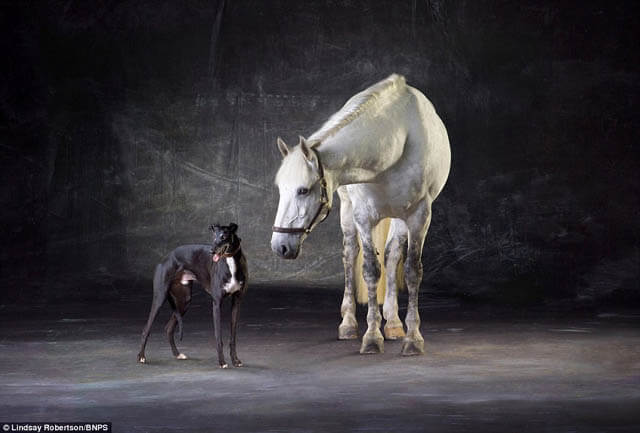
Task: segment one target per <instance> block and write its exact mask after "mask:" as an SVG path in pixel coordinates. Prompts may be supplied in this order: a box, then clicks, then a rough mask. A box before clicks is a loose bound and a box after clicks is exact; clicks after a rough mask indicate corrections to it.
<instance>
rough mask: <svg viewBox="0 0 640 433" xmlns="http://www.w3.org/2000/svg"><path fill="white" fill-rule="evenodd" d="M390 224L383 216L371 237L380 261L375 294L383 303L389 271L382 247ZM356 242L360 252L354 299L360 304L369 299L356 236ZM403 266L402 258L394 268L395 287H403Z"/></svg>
mask: <svg viewBox="0 0 640 433" xmlns="http://www.w3.org/2000/svg"><path fill="white" fill-rule="evenodd" d="M390 226H391V219H390V218H385V219H383V220H382V221H380V222H379V223H378V225H377V226H376V227H375V228H374V229H373V233H372V238H373V245H374V247H375V249H376V253H377V257H378V262H379V263H380V280H378V288H377V290H376V295H377V298H378V304H382V303H384V297H385V294H386V292H387V277H386V274H387V272H388V271H389V270H388V269H385V267H384V249H385V244H386V242H387V235H388V234H389V228H390ZM358 243H359V244H360V252H359V253H358V257H357V258H356V263H355V269H354V272H355V282H356V300H357V301H358V303H360V304H366V303H367V302H368V300H369V295H368V289H367V285H366V283H365V282H364V278H363V276H362V262H363V260H364V259H363V256H362V244H361V243H360V238H358ZM402 268H403V260H401V261H400V263H399V264H398V268H397V269H396V270H395V273H396V287H397V288H398V289H401V288H402V287H404V272H403V271H402Z"/></svg>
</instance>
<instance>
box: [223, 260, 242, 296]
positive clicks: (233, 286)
mask: <svg viewBox="0 0 640 433" xmlns="http://www.w3.org/2000/svg"><path fill="white" fill-rule="evenodd" d="M227 266H229V272H230V273H231V278H230V279H229V281H227V283H226V284H225V285H224V286H223V287H222V291H223V292H225V293H234V292H237V291H238V290H240V288H241V287H242V283H241V282H240V281H238V280H237V279H236V261H235V260H234V258H233V257H227Z"/></svg>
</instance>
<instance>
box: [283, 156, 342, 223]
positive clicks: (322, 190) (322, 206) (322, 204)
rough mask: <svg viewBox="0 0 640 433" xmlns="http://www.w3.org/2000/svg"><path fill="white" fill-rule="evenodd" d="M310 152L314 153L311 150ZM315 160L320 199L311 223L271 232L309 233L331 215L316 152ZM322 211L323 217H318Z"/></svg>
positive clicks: (322, 169)
mask: <svg viewBox="0 0 640 433" xmlns="http://www.w3.org/2000/svg"><path fill="white" fill-rule="evenodd" d="M312 152H315V151H313V150H312ZM316 158H317V159H318V172H319V173H318V174H319V175H320V179H318V181H319V182H320V193H321V194H322V195H321V197H320V206H318V210H317V211H316V214H315V215H314V216H313V218H312V219H311V222H310V223H309V225H308V226H307V227H278V226H273V227H272V230H273V231H274V232H275V233H306V234H308V233H311V230H313V229H314V228H315V226H317V225H318V224H320V223H321V222H322V221H324V220H325V219H327V217H328V216H329V213H331V205H330V204H329V193H328V191H327V180H326V179H325V177H324V168H323V167H322V163H321V162H320V157H319V156H318V153H317V152H316ZM323 211H324V215H322V216H320V215H321V214H322V213H323Z"/></svg>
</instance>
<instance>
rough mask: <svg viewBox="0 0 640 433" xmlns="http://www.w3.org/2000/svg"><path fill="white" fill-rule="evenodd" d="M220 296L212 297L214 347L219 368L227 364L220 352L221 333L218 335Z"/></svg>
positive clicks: (225, 366)
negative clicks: (216, 351)
mask: <svg viewBox="0 0 640 433" xmlns="http://www.w3.org/2000/svg"><path fill="white" fill-rule="evenodd" d="M221 301H222V297H214V298H213V333H214V335H215V337H216V349H217V350H218V364H220V368H227V367H228V365H227V363H226V362H225V360H224V353H222V335H220V334H221V333H220V304H221Z"/></svg>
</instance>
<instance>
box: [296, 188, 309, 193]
mask: <svg viewBox="0 0 640 433" xmlns="http://www.w3.org/2000/svg"><path fill="white" fill-rule="evenodd" d="M307 194H309V189H308V188H304V187H300V188H298V195H307Z"/></svg>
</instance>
